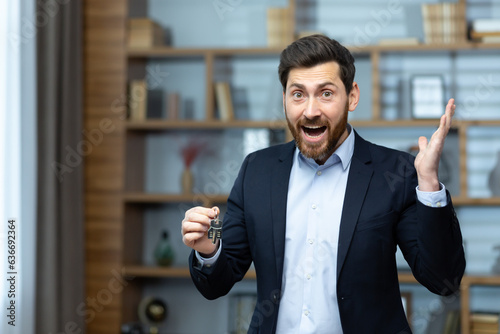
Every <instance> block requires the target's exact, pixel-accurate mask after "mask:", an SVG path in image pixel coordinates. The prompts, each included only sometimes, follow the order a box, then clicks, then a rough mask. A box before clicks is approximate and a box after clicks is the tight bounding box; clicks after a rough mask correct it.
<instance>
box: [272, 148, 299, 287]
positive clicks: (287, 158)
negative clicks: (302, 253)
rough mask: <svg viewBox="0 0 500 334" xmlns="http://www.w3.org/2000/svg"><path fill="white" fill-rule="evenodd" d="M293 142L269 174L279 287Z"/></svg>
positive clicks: (283, 256)
mask: <svg viewBox="0 0 500 334" xmlns="http://www.w3.org/2000/svg"><path fill="white" fill-rule="evenodd" d="M294 149H295V144H294V142H290V143H288V144H286V145H285V146H284V148H283V151H282V153H281V155H280V156H279V157H278V161H277V164H276V165H275V166H274V168H273V170H272V172H271V210H272V228H273V240H274V256H275V259H276V272H277V280H278V282H277V283H278V286H281V278H282V276H283V262H284V258H285V228H286V202H287V197H288V183H289V180H290V172H291V170H292V163H293V152H294Z"/></svg>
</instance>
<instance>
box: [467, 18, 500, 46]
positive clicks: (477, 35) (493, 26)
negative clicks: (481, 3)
mask: <svg viewBox="0 0 500 334" xmlns="http://www.w3.org/2000/svg"><path fill="white" fill-rule="evenodd" d="M470 36H471V39H472V40H475V41H478V42H481V43H500V19H478V20H474V21H472V30H471V32H470Z"/></svg>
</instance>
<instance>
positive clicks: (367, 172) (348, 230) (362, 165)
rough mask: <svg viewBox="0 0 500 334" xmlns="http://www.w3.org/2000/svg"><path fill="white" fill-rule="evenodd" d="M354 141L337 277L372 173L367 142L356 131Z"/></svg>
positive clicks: (341, 230) (340, 236)
mask: <svg viewBox="0 0 500 334" xmlns="http://www.w3.org/2000/svg"><path fill="white" fill-rule="evenodd" d="M354 133H355V136H356V139H355V142H354V154H353V157H352V160H351V167H350V170H349V177H348V179H347V188H346V193H345V197H344V206H343V209H342V218H341V220H340V232H339V246H338V255H337V279H338V278H339V276H340V272H341V271H342V266H343V265H344V261H345V259H346V256H347V252H348V251H349V246H350V244H351V240H352V236H353V234H354V229H355V228H356V223H357V221H358V217H359V213H360V211H361V207H362V205H363V202H364V199H365V195H366V191H367V190H368V185H369V184H370V180H371V177H372V174H373V169H372V167H371V165H370V162H371V154H370V151H369V147H368V142H366V141H365V140H364V139H363V138H361V137H360V136H359V135H358V134H357V133H356V132H354Z"/></svg>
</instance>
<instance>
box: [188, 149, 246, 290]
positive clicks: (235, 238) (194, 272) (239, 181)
mask: <svg viewBox="0 0 500 334" xmlns="http://www.w3.org/2000/svg"><path fill="white" fill-rule="evenodd" d="M249 159H251V155H250V156H248V157H247V158H246V159H245V161H244V162H243V164H242V167H241V169H240V171H239V174H238V177H237V178H236V181H235V183H234V185H233V188H232V190H231V193H230V195H229V198H228V201H227V212H226V214H225V215H224V218H223V224H222V237H223V240H224V241H223V242H222V250H221V253H220V256H219V258H218V259H217V262H216V263H215V264H213V265H212V266H210V267H208V266H203V267H201V266H200V265H199V263H198V260H197V259H196V256H195V254H194V251H192V252H191V255H190V256H189V270H190V273H191V278H192V280H193V282H194V284H195V286H196V287H197V289H198V290H199V291H200V293H201V294H202V295H203V296H204V297H205V298H207V299H216V298H218V297H221V296H224V295H226V294H227V293H228V292H229V291H230V290H231V288H232V287H233V285H234V284H235V283H236V282H238V281H241V280H242V279H243V277H244V276H245V274H246V272H247V271H248V268H249V267H250V264H251V263H252V256H251V254H250V247H249V242H248V236H247V231H246V224H245V214H244V204H243V203H244V179H245V173H246V169H247V167H248V161H249Z"/></svg>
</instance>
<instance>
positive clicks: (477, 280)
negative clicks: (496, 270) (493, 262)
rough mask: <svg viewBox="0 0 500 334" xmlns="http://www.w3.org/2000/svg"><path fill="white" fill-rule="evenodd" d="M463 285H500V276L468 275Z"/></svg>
mask: <svg viewBox="0 0 500 334" xmlns="http://www.w3.org/2000/svg"><path fill="white" fill-rule="evenodd" d="M462 285H500V274H498V275H495V274H485V275H475V274H468V275H465V276H464V278H463V279H462Z"/></svg>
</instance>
